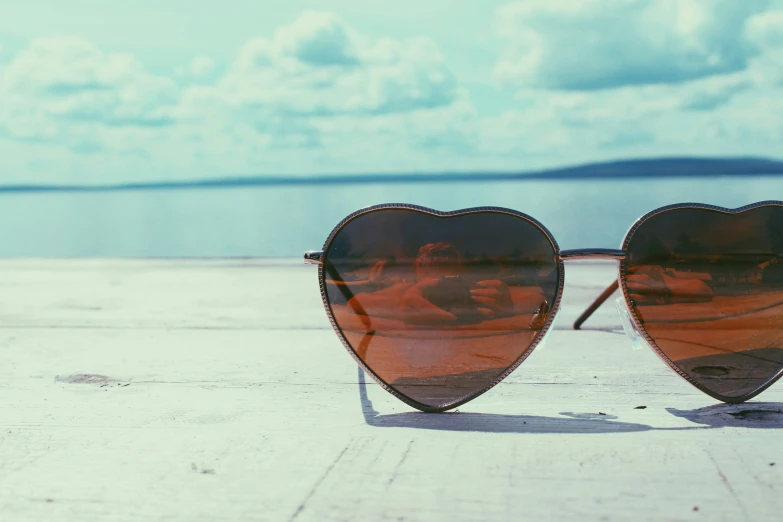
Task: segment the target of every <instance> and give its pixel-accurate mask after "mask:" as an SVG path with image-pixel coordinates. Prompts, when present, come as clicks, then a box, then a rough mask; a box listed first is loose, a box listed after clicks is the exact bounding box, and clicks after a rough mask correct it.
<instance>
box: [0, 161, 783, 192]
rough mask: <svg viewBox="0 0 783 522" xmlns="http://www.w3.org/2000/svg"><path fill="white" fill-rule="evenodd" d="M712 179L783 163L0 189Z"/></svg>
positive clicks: (772, 170) (616, 164) (778, 168)
mask: <svg viewBox="0 0 783 522" xmlns="http://www.w3.org/2000/svg"><path fill="white" fill-rule="evenodd" d="M715 176H783V161H777V160H771V159H763V158H653V159H635V160H621V161H609V162H603V163H590V164H585V165H578V166H573V167H563V168H557V169H548V170H537V171H527V172H460V173H429V172H427V173H414V174H405V173H402V174H339V175H335V174H328V175H327V174H325V175H309V176H297V175H289V176H281V175H266V176H242V177H228V178H217V179H202V180H190V181H160V182H144V183H122V184H113V185H33V184H30V185H0V193H3V192H5V193H8V192H55V191H57V192H60V191H70V192H106V191H119V190H174V189H208V188H213V189H214V188H236V187H264V186H283V185H288V186H295V185H348V184H370V183H373V184H380V183H422V182H427V183H455V182H482V181H528V180H577V179H582V180H584V179H595V180H611V179H632V178H671V177H676V178H695V177H715Z"/></svg>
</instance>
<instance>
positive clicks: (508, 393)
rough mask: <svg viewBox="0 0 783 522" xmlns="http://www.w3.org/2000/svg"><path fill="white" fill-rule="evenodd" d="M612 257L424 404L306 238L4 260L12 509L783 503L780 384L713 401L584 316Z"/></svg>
mask: <svg viewBox="0 0 783 522" xmlns="http://www.w3.org/2000/svg"><path fill="white" fill-rule="evenodd" d="M613 277H614V267H613V266H612V265H611V264H610V265H596V264H591V265H584V264H582V265H569V266H568V269H567V274H566V280H567V287H566V294H565V297H564V307H563V309H562V310H561V314H560V318H559V320H558V321H557V323H556V324H555V328H556V330H555V331H554V332H552V334H551V335H550V337H549V338H548V340H547V343H546V345H545V346H544V347H543V349H541V350H537V351H536V352H535V353H534V354H533V355H532V356H531V357H530V358H529V359H528V360H527V361H526V362H525V363H524V364H523V365H522V366H521V367H520V368H519V369H517V371H516V372H515V373H514V374H512V375H511V376H510V377H509V378H508V379H507V380H506V381H505V382H503V383H501V384H500V385H498V386H497V387H496V388H494V389H493V390H491V391H490V392H488V393H486V394H485V395H483V396H482V397H480V398H478V399H476V400H474V401H473V402H471V403H468V404H467V405H465V406H462V407H460V408H459V412H455V413H446V414H423V413H419V412H416V411H415V410H412V409H411V408H410V407H408V406H406V405H405V404H403V403H401V402H399V401H397V400H396V399H395V398H394V397H392V396H391V395H389V394H387V393H386V392H384V391H383V390H381V389H380V388H379V387H378V386H377V385H375V384H374V383H373V382H372V381H369V382H367V383H366V384H361V383H362V382H363V379H361V375H360V374H358V372H357V369H356V366H355V364H354V362H353V360H352V359H351V357H350V356H349V355H348V354H347V353H346V352H345V349H344V348H343V347H342V345H341V343H340V342H339V340H338V339H337V337H336V336H335V335H334V333H333V332H332V329H331V327H330V325H329V323H328V321H327V318H326V315H325V313H324V311H323V308H322V305H321V300H320V296H319V293H318V287H317V276H316V270H315V268H314V267H308V266H302V265H301V264H300V261H299V260H295V261H267V260H217V261H203V260H191V261H181V260H171V261H166V260H154V261H39V260H34V261H23V260H5V261H0V354H2V357H1V358H0V361H2V364H0V520H2V521H3V522H10V521H17V520H23V521H28V520H29V521H47V520H56V521H60V520H73V521H80V522H81V521H92V520H111V521H115V520H117V521H120V520H121V521H144V522H150V521H163V520H166V521H188V522H192V521H217V520H225V521H265V520H271V521H278V520H280V521H287V520H296V521H308V520H314V521H338V520H340V521H341V520H394V521H416V520H426V521H430V520H447V521H462V520H466V521H467V520H469V521H473V520H535V521H538V520H579V521H586V520H687V521H691V520H705V521H723V520H726V521H732V522H735V521H745V520H747V521H760V520H775V521H779V520H781V519H782V518H781V517H783V515H781V513H782V512H783V443H782V442H783V431H781V428H783V413H781V412H783V384H778V385H776V386H773V387H772V388H771V389H770V390H768V391H766V392H765V393H764V394H762V395H761V396H760V399H759V400H757V401H753V402H751V403H746V404H744V405H739V406H725V405H716V404H715V401H714V400H713V399H710V398H709V397H707V396H706V395H703V394H702V393H701V392H699V391H698V390H696V389H695V388H693V387H692V386H691V385H690V384H688V383H686V382H685V381H683V380H682V379H681V378H679V377H678V376H677V375H676V374H674V373H673V372H671V371H670V370H668V368H666V367H665V365H664V364H663V363H662V362H660V361H659V360H658V358H657V357H656V356H655V355H654V354H653V353H652V352H651V351H649V350H643V351H635V350H632V349H631V343H630V341H629V340H628V339H627V338H626V337H625V336H624V335H623V334H622V330H621V329H620V321H619V318H618V316H617V314H616V312H615V310H614V308H613V306H606V307H605V308H604V309H602V310H601V311H600V312H599V313H598V315H597V316H596V317H595V318H593V319H591V320H590V321H589V322H588V323H587V325H586V327H587V328H589V329H588V330H585V331H580V332H574V331H570V330H569V324H570V321H571V320H573V318H574V317H576V316H577V315H578V313H579V312H580V311H581V309H582V308H583V307H584V306H585V305H586V304H587V303H588V302H589V301H591V300H592V299H593V298H594V297H595V296H596V295H597V294H598V293H599V292H600V291H601V290H602V289H603V288H604V286H605V285H606V284H607V283H609V282H610V281H611V279H612V278H613ZM612 305H613V303H612ZM640 406H645V407H646V408H644V409H637V407H640Z"/></svg>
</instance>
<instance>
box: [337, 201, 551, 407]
mask: <svg viewBox="0 0 783 522" xmlns="http://www.w3.org/2000/svg"><path fill="white" fill-rule="evenodd" d="M324 250H325V255H324V258H325V259H324V263H323V268H322V277H323V281H322V283H323V286H322V288H323V290H324V298H325V300H326V302H327V305H328V308H329V310H330V313H331V315H332V318H333V319H334V322H335V324H336V326H337V329H338V330H339V332H338V333H340V335H341V336H342V338H343V340H344V342H345V344H346V345H347V346H348V347H350V348H351V349H352V350H353V352H354V354H355V355H356V356H357V357H358V358H359V359H360V360H361V361H362V362H363V363H364V366H365V367H366V368H367V369H368V370H370V371H371V372H372V373H374V375H375V377H376V378H378V379H380V380H381V381H382V382H383V383H385V384H386V385H387V386H388V387H389V388H391V391H392V392H393V393H395V394H396V395H398V396H399V397H400V398H402V399H403V400H405V401H406V402H408V403H409V404H411V405H413V406H415V407H417V408H419V409H423V410H443V409H448V408H449V407H452V406H455V405H457V404H459V403H462V402H464V401H466V400H469V399H471V398H473V397H475V396H476V395H479V394H480V393H482V392H483V391H486V390H487V389H489V388H490V387H491V386H492V385H494V384H495V383H497V382H498V381H499V380H500V379H501V378H502V377H503V376H504V375H505V374H506V372H507V371H508V370H510V369H512V368H513V367H515V366H516V365H517V364H519V363H520V362H521V360H522V359H523V356H526V355H527V353H529V351H531V350H532V348H533V347H534V346H535V343H537V342H538V340H539V339H540V337H541V336H542V335H543V333H544V330H545V327H546V326H548V324H549V321H548V319H549V314H550V313H551V311H552V309H553V307H554V306H556V304H557V300H558V297H559V295H560V285H561V273H562V266H561V264H560V263H559V262H558V261H557V260H556V256H555V252H556V251H557V247H556V245H555V243H554V240H552V239H551V237H550V236H549V235H548V233H547V232H546V231H545V230H544V229H543V227H541V225H539V224H538V223H536V222H535V221H533V220H532V219H531V218H528V217H527V216H523V215H521V214H516V213H513V212H512V211H505V210H502V211H501V210H500V209H494V210H487V209H476V210H467V211H462V212H460V213H450V214H441V213H438V212H435V211H430V210H428V209H418V208H398V207H393V208H389V207H383V208H379V209H370V210H368V211H366V212H363V213H358V214H356V215H354V216H351V217H349V218H347V219H346V221H345V222H343V223H342V224H341V225H340V226H338V228H337V229H336V231H335V232H334V233H333V234H332V236H330V239H329V240H328V241H327V244H326V246H325V249H324Z"/></svg>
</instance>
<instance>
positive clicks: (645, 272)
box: [626, 265, 714, 305]
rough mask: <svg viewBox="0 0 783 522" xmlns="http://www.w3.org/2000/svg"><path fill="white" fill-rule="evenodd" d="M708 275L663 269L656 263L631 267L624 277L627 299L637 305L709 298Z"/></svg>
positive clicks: (691, 301) (698, 300)
mask: <svg viewBox="0 0 783 522" xmlns="http://www.w3.org/2000/svg"><path fill="white" fill-rule="evenodd" d="M711 279H712V277H711V275H710V274H708V273H702V272H675V271H666V270H665V269H664V268H663V267H661V266H657V265H645V266H643V267H639V268H635V269H634V270H633V271H632V272H629V273H628V275H627V277H626V285H627V286H628V292H629V294H630V295H631V299H632V300H633V301H634V302H635V303H636V304H640V305H650V304H671V303H675V302H681V303H688V302H690V303H695V302H703V301H710V300H711V299H712V297H713V295H714V292H713V290H712V287H710V285H708V284H707V283H706V281H710V280H711Z"/></svg>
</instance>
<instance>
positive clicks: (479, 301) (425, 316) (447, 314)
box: [349, 243, 514, 324]
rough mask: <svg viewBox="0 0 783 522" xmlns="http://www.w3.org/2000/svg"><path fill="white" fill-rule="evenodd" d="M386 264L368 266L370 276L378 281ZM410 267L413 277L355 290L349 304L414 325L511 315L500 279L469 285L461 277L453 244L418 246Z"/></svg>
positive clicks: (508, 294) (370, 312) (506, 294)
mask: <svg viewBox="0 0 783 522" xmlns="http://www.w3.org/2000/svg"><path fill="white" fill-rule="evenodd" d="M386 263H387V262H386V261H380V262H379V263H376V265H375V266H373V267H372V268H371V269H370V277H371V278H372V279H374V280H376V281H379V280H382V279H383V271H384V267H385V265H386ZM414 268H415V276H414V281H400V282H396V283H394V284H392V285H391V286H388V287H387V288H384V289H382V290H379V291H377V292H364V293H358V294H356V295H355V296H354V297H352V298H351V300H350V301H349V305H350V304H351V302H353V303H354V304H358V305H360V307H361V308H360V309H363V310H364V311H365V313H366V314H367V315H371V316H377V317H387V318H393V319H401V320H404V321H406V322H409V323H415V324H443V323H445V324H448V323H454V322H458V321H460V320H464V319H473V320H476V319H482V318H497V317H505V316H509V315H513V313H514V310H513V309H514V305H513V303H512V301H511V295H510V292H509V289H508V286H506V284H505V283H503V282H502V281H499V280H483V281H476V282H475V283H473V284H471V283H470V282H469V281H467V280H466V279H465V278H464V273H463V272H464V271H465V267H464V265H463V262H462V256H461V255H460V253H459V252H458V251H457V249H456V248H455V247H454V246H453V245H450V244H448V243H428V244H426V245H424V246H422V247H421V248H420V249H419V252H418V255H417V256H416V260H415V263H414ZM357 309H359V308H358V307H357ZM471 316H472V317H471Z"/></svg>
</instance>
